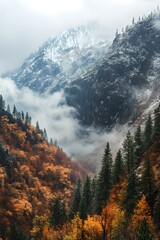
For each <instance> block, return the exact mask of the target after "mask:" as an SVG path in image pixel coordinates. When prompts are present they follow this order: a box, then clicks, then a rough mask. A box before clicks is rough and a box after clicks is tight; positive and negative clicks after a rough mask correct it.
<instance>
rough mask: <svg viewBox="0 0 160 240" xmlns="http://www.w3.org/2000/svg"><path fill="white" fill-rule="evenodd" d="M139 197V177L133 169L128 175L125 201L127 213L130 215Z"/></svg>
mask: <svg viewBox="0 0 160 240" xmlns="http://www.w3.org/2000/svg"><path fill="white" fill-rule="evenodd" d="M137 199H138V190H137V178H136V174H135V171H134V170H132V171H131V172H130V173H129V176H128V181H127V188H126V194H125V197H124V203H123V205H124V208H125V210H126V214H127V215H128V216H131V214H132V213H133V210H134V208H135V206H136V202H137Z"/></svg>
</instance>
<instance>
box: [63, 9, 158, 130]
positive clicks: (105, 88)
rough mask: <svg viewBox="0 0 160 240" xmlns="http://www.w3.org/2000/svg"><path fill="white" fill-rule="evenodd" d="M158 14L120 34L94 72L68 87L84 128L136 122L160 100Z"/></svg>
mask: <svg viewBox="0 0 160 240" xmlns="http://www.w3.org/2000/svg"><path fill="white" fill-rule="evenodd" d="M158 22H160V14H159V11H158V12H156V13H154V14H150V15H149V16H148V17H146V18H144V19H142V20H139V21H138V22H137V23H136V24H133V25H132V26H130V27H129V26H128V27H127V28H126V30H125V32H123V33H122V34H117V36H116V38H115V39H114V41H113V44H112V46H111V47H110V49H109V51H108V52H107V54H106V55H105V57H104V58H103V61H101V62H99V63H97V65H96V66H95V68H93V69H92V70H90V71H89V72H88V73H87V74H86V75H85V76H82V77H81V78H79V79H77V80H76V81H74V82H72V83H71V84H70V85H69V86H67V87H66V89H65V92H66V95H67V102H68V104H69V105H72V106H74V107H75V108H76V109H77V110H78V113H79V115H78V117H79V119H80V120H81V122H82V123H83V124H86V125H92V124H93V125H96V126H97V125H98V126H104V127H106V128H111V127H113V126H114V125H115V124H117V123H119V124H123V123H126V122H129V121H134V120H135V119H137V117H138V116H140V115H141V113H142V112H143V111H144V109H145V108H147V107H149V105H150V104H151V103H152V102H153V101H155V100H156V99H157V98H158V97H159V89H160V71H159V66H160V45H159V43H160V28H159V27H157V26H158V25H159V24H158Z"/></svg>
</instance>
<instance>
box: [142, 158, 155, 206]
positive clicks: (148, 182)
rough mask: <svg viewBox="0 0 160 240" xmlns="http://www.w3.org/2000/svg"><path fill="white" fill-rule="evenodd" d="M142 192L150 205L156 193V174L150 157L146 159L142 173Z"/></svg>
mask: <svg viewBox="0 0 160 240" xmlns="http://www.w3.org/2000/svg"><path fill="white" fill-rule="evenodd" d="M142 191H143V194H144V195H145V196H146V199H147V201H148V202H149V203H150V201H151V198H152V195H153V192H154V173H153V169H152V166H151V163H150V160H149V158H148V157H146V158H145V159H144V169H143V173H142Z"/></svg>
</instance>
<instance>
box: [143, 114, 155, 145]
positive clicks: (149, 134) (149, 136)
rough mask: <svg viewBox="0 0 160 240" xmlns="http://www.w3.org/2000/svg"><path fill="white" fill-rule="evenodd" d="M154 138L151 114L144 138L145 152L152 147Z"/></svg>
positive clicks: (146, 124) (146, 123)
mask: <svg viewBox="0 0 160 240" xmlns="http://www.w3.org/2000/svg"><path fill="white" fill-rule="evenodd" d="M152 138H153V123H152V118H151V115H150V114H149V116H148V119H147V121H146V122H145V128H144V136H143V139H144V147H145V150H147V149H148V147H149V146H150V145H151V143H152Z"/></svg>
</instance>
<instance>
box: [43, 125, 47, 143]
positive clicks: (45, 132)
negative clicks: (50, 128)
mask: <svg viewBox="0 0 160 240" xmlns="http://www.w3.org/2000/svg"><path fill="white" fill-rule="evenodd" d="M43 137H44V139H45V140H46V141H48V137H47V131H46V129H45V128H44V131H43Z"/></svg>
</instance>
